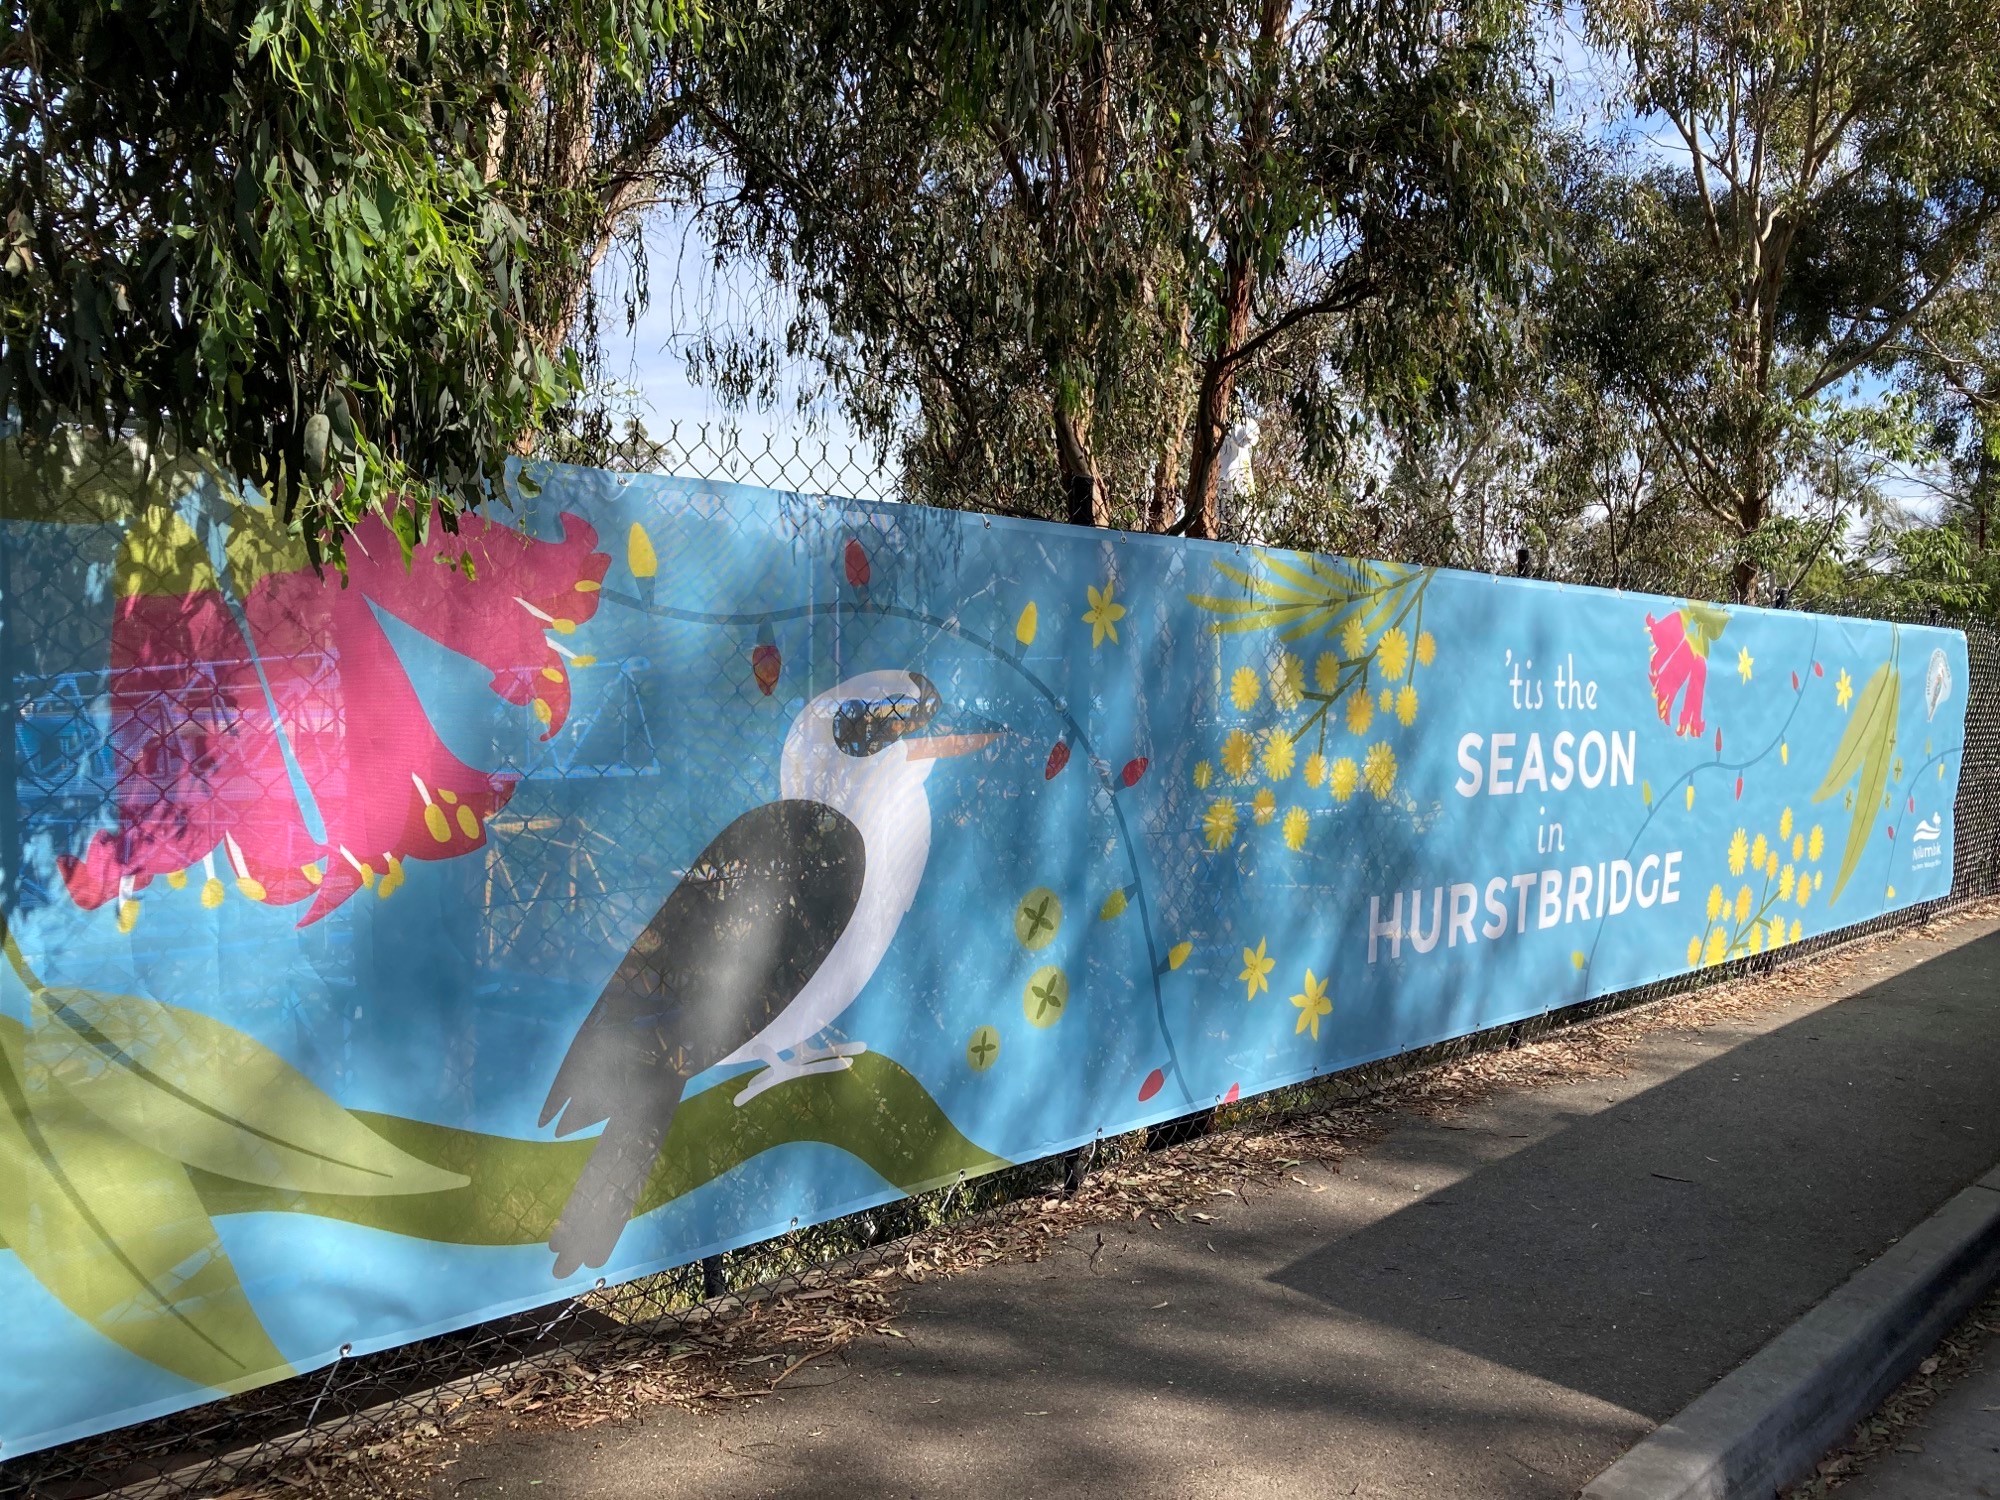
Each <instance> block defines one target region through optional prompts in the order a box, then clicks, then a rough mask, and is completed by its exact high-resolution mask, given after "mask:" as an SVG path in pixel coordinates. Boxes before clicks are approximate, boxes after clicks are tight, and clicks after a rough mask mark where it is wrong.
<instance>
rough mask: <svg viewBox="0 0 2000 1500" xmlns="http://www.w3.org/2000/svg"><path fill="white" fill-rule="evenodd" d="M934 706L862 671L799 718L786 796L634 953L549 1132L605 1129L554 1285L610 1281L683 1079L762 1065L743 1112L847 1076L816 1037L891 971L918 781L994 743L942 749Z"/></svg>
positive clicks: (690, 876) (585, 1042) (923, 826)
mask: <svg viewBox="0 0 2000 1500" xmlns="http://www.w3.org/2000/svg"><path fill="white" fill-rule="evenodd" d="M938 709H939V701H938V693H937V689H936V688H935V687H933V686H932V685H931V683H930V680H929V679H928V678H926V677H924V676H922V675H921V674H920V673H916V672H902V671H884V672H867V673H864V674H862V675H861V676H858V677H852V678H849V679H848V680H847V681H845V682H843V683H841V684H840V685H839V686H838V687H836V688H834V689H833V690H832V691H830V692H826V693H822V694H820V695H819V696H818V697H816V698H814V699H813V700H812V701H811V702H809V703H808V704H806V706H805V708H804V709H803V710H802V711H801V712H800V714H799V716H798V718H797V719H795V720H794V721H793V723H792V727H791V731H790V733H789V734H787V735H786V737H785V745H784V752H783V758H782V761H781V765H780V771H779V798H778V800H777V801H775V802H768V803H766V804H764V805H763V806H762V807H757V808H753V809H752V810H751V811H749V812H746V813H744V814H743V815H742V816H741V817H739V818H737V819H736V821H735V822H733V823H731V824H730V825H729V826H728V827H727V828H725V829H723V830H722V832H720V833H719V834H717V835H716V836H715V838H714V839H713V840H711V841H710V843H709V845H708V847H707V848H706V849H704V850H702V852H701V855H700V857H699V858H697V859H696V860H695V861H694V863H693V864H692V865H690V866H689V868H688V870H687V873H686V874H685V875H683V876H682V877H681V880H680V883H679V884H678V885H676V886H675V887H674V889H673V891H672V892H671V893H669V895H668V896H667V899H666V901H665V902H664V903H663V904H662V905H661V907H660V909H659V911H658V912H656V913H655V914H654V916H653V919H652V920H651V921H650V922H648V923H647V924H646V928H645V930H644V931H643V932H641V933H640V934H639V936H638V938H637V939H636V940H635V941H634V942H633V944H632V947H631V949H630V951H629V952H627V953H626V955H625V958H624V961H623V962H622V963H620V964H619V966H618V969H617V971H616V972H615V973H614V974H613V975H612V976H611V979H610V982H609V983H607V984H606V985H605V987H604V992H603V994H601V995H600V996H599V997H598V1000H597V1004H596V1005H595V1007H593V1008H592V1010H591V1012H590V1015H589V1017H588V1018H587V1019H586V1020H585V1021H584V1023H583V1026H582V1028H581V1029H580V1030H579V1031H578V1032H577V1034H576V1039H575V1041H573V1042H572V1043H571V1044H570V1049H569V1052H568V1055H567V1056H565V1057H564V1058H563V1061H562V1066H561V1067H560V1068H558V1069H557V1071H556V1077H555V1083H554V1086H553V1087H551V1088H550V1090H549V1097H548V1101H547V1103H546V1104H544V1105H543V1107H542V1118H541V1123H542V1124H543V1125H547V1124H548V1123H549V1121H550V1120H553V1119H556V1116H557V1114H558V1113H560V1115H561V1118H560V1119H559V1120H557V1121H556V1134H557V1135H559V1136H565V1135H570V1134H573V1133H574V1132H576V1131H579V1130H584V1129H587V1128H589V1127H590V1126H592V1125H596V1124H598V1123H600V1122H602V1123H603V1125H604V1131H603V1134H602V1135H601V1136H600V1137H599V1138H598V1142H597V1146H596V1149H595V1150H593V1151H592V1152H591V1155H590V1159H589V1161H588V1162H586V1163H585V1165H584V1168H583V1171H582V1173H581V1174H580V1175H579V1177H578V1178H577V1182H576V1186H575V1187H574V1188H573V1189H572V1190H571V1192H570V1196H569V1201H568V1202H567V1203H566V1204H565V1205H564V1207H563V1211H562V1215H561V1217H560V1219H559V1220H558V1221H557V1223H556V1226H555V1230H554V1232H553V1233H552V1234H551V1235H550V1236H549V1248H550V1249H552V1250H554V1251H555V1254H556V1262H555V1274H556V1275H557V1276H558V1277H562V1276H567V1275H569V1274H570V1273H571V1272H572V1271H574V1270H576V1269H577V1267H579V1266H592V1267H596V1266H601V1265H603V1264H604V1263H605V1262H606V1261H607V1260H608V1259H610V1257H611V1252H612V1250H613V1248H614V1247H615V1246H616V1245H617V1243H618V1237H619V1235H620V1234H622V1233H623V1232H624V1228H625V1225H626V1223H627V1221H628V1220H630V1218H631V1217H632V1211H633V1209H634V1207H635V1206H636V1205H637V1203H638V1201H639V1194H640V1192H641V1191H642V1190H643V1188H644V1187H645V1184H646V1179H647V1177H648V1175H649V1174H650V1173H651V1171H652V1168H653V1162H654V1159H655V1158H656V1157H657V1156H658V1155H659V1151H660V1147H661V1144H662V1143H663V1142H664V1141H665V1140H666V1137H667V1129H668V1127H669V1126H670V1125H671V1124H672V1122H673V1118H674V1111H675V1110H676V1109H677V1108H679V1106H680V1103H681V1096H682V1091H683V1090H684V1089H685V1088H686V1086H687V1083H688V1081H689V1080H690V1079H692V1078H694V1077H695V1075H697V1074H699V1073H703V1072H706V1071H707V1070H708V1069H710V1068H713V1067H716V1066H719V1065H726V1064H732V1063H746V1062H755V1063H761V1064H762V1065H763V1071H762V1072H761V1073H760V1074H758V1076H756V1077H755V1078H753V1079H752V1080H751V1082H750V1084H749V1085H748V1086H747V1087H746V1088H744V1089H743V1090H742V1091H741V1092H740V1093H739V1094H737V1096H736V1103H737V1104H738V1105H742V1104H745V1103H747V1102H749V1100H751V1099H753V1098H755V1097H756V1096H757V1095H758V1094H761V1093H763V1092H764V1091H765V1090H766V1089H769V1088H772V1087H774V1086H775V1085H777V1084H779V1083H782V1082H784V1081H786V1080H787V1079H792V1078H797V1077H801V1076H803V1075H806V1074H811V1073H826V1072H832V1071H835V1070H838V1069H842V1068H848V1067H852V1066H853V1058H854V1057H855V1056H856V1055H857V1054H859V1053H861V1052H864V1051H866V1050H867V1048H866V1047H865V1046H864V1045H863V1044H862V1043H860V1042H853V1041H839V1042H834V1041H825V1042H824V1043H823V1044H822V1045H819V1046H817V1047H815V1046H813V1045H812V1043H814V1041H815V1040H816V1039H821V1038H822V1034H823V1033H824V1032H825V1031H826V1030H827V1028H828V1027H829V1026H831V1025H832V1024H833V1023H834V1022H835V1021H836V1020H837V1019H838V1018H839V1017H840V1015H841V1013H842V1012H843V1011H845V1010H846V1009H847V1008H848V1007H849V1006H850V1005H852V1004H853V1003H854V1000H855V997H856V996H857V995H859V994H860V993H861V989H862V987H863V986H864V985H866V984H867V982H868V980H869V977H870V976H871V975H873V974H874V972H875V969H876V966H877V965H878V964H880V963H881V961H882V955H883V954H884V953H886V952H887V951H888V948H889V943H890V940H891V939H892V938H893V937H894V936H895V935H896V928H897V925H898V924H899V923H900V922H901V921H902V920H903V914H904V913H905V912H907V911H908V910H909V909H910V903H911V902H912V901H914V900H915V899H916V895H917V886H918V884H919V883H920V882H921V881H922V879H923V874H924V863H925V861H926V860H927V859H928V858H929V856H930V847H931V811H930V802H929V800H928V798H927V797H926V796H925V793H924V782H925V781H926V780H927V779H928V778H929V776H930V773H931V770H932V769H933V767H935V766H936V764H937V762H938V761H939V760H940V759H942V758H944V757H947V756H954V755H962V754H965V753H966V752H968V751H971V750H976V749H978V748H979V747H981V746H982V745H985V744H987V743H989V742H990V741H991V740H993V739H994V738H995V736H994V735H991V734H931V733H928V732H927V731H929V730H930V728H931V725H932V721H933V720H934V719H935V718H936V717H937V714H938Z"/></svg>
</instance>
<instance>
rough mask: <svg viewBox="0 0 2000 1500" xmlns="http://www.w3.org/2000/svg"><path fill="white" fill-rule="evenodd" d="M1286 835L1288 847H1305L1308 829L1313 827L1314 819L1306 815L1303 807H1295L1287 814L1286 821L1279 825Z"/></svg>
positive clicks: (1286, 845)
mask: <svg viewBox="0 0 2000 1500" xmlns="http://www.w3.org/2000/svg"><path fill="white" fill-rule="evenodd" d="M1279 826H1280V828H1281V829H1282V830H1283V832H1284V835H1285V847H1286V848H1287V849H1303V848H1305V846H1306V831H1307V830H1308V829H1309V828H1311V827H1312V819H1311V818H1309V817H1307V816H1306V810H1305V809H1304V808H1303V807H1294V808H1292V809H1291V810H1290V811H1288V812H1287V813H1286V814H1285V821H1284V822H1283V823H1282V824H1280V825H1279Z"/></svg>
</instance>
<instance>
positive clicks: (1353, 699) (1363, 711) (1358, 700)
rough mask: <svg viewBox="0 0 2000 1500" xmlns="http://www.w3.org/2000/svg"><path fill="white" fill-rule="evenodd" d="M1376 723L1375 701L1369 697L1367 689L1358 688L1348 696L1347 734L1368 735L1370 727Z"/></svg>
mask: <svg viewBox="0 0 2000 1500" xmlns="http://www.w3.org/2000/svg"><path fill="white" fill-rule="evenodd" d="M1374 722H1375V700H1374V699H1372V698H1370V697H1369V696H1368V692H1367V690H1366V689H1365V688H1356V689H1355V690H1354V691H1353V692H1351V693H1349V694H1348V695H1347V732H1348V733H1349V734H1366V733H1367V732H1368V726H1369V725H1370V724H1372V723H1374Z"/></svg>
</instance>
